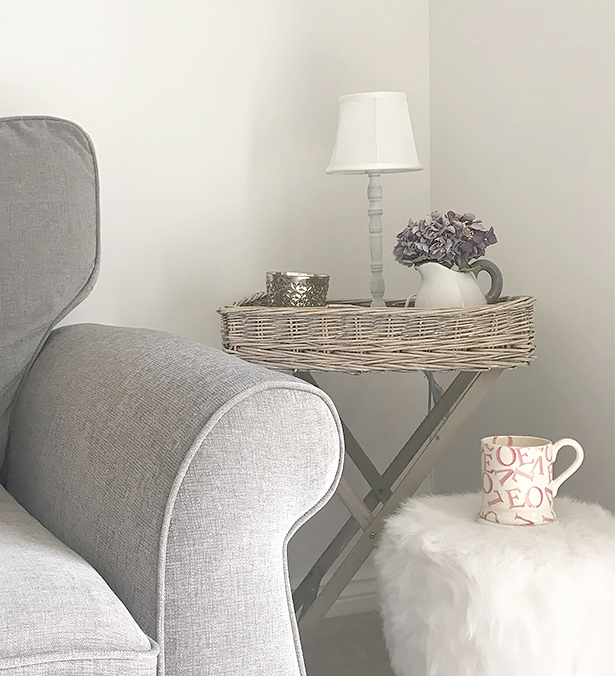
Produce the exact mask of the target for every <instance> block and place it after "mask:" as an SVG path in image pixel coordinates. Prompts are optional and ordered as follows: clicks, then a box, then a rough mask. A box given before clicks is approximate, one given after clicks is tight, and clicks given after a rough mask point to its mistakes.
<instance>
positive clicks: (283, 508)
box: [0, 117, 342, 676]
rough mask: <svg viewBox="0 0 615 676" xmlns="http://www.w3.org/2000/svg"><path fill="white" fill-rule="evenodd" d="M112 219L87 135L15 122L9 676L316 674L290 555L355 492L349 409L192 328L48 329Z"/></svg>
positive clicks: (40, 122)
mask: <svg viewBox="0 0 615 676" xmlns="http://www.w3.org/2000/svg"><path fill="white" fill-rule="evenodd" d="M98 213H99V212H98V180H97V168H96V160H95V156H94V151H93V148H92V145H91V142H90V140H89V138H88V137H87V136H86V135H85V133H84V132H83V131H82V130H81V129H80V128H79V127H77V126H75V125H74V124H72V123H70V122H67V121H65V120H58V119H54V118H44V117H25V118H8V119H3V120H0V234H1V237H2V240H1V250H0V318H1V321H0V416H1V417H0V454H2V455H5V456H6V457H5V462H4V468H3V474H2V476H3V484H4V486H5V488H3V487H2V486H0V676H4V675H5V674H6V676H31V675H36V676H39V675H45V676H47V675H49V676H55V675H56V674H58V675H62V676H73V675H74V676H77V675H79V676H90V675H91V676H119V675H130V676H141V675H143V676H150V675H153V674H159V675H165V674H166V676H197V675H199V676H201V675H209V674H212V675H213V674H215V675H216V676H249V675H257V674H258V675H259V676H260V675H263V676H264V675H266V676H277V675H279V676H292V675H293V674H303V673H305V670H304V667H303V662H302V658H301V650H300V644H299V640H298V634H297V626H296V623H295V619H294V614H293V610H292V602H291V598H290V587H289V581H288V575H287V568H286V544H287V541H288V539H289V537H290V536H291V534H292V533H293V532H295V530H296V529H297V528H298V527H299V526H300V525H301V524H302V523H303V522H304V521H305V520H306V519H308V518H309V517H310V516H311V515H312V514H313V513H314V512H315V511H317V510H318V509H319V508H320V507H321V506H322V505H323V504H324V503H325V502H326V501H327V500H328V499H329V498H330V496H331V495H332V492H333V490H334V488H335V485H336V483H337V481H338V479H339V476H340V472H341V464H342V436H341V432H340V425H339V420H338V417H337V414H336V413H335V410H334V408H333V406H332V404H331V402H330V400H329V399H328V398H327V397H326V395H324V394H323V393H322V392H320V391H319V390H317V389H316V388H313V387H311V386H308V385H306V384H304V383H302V382H300V381H298V380H296V379H294V378H292V377H290V376H285V375H282V374H279V373H274V372H271V371H268V370H266V369H263V368H259V367H256V366H253V365H250V364H247V363H245V362H242V361H240V360H237V359H235V358H233V357H230V356H228V355H225V354H223V353H221V352H219V351H217V350H214V349H211V348H207V347H204V346H202V345H200V344H197V343H193V342H190V341H187V340H184V339H182V338H178V337H176V336H173V335H169V334H166V333H162V332H157V331H150V330H144V329H127V328H119V327H109V326H98V325H76V326H68V327H63V328H60V329H56V330H55V331H53V332H51V330H52V327H53V326H54V325H55V324H56V323H57V322H58V321H59V320H60V319H61V318H62V317H64V316H65V315H66V314H67V313H68V312H69V311H70V310H71V309H72V308H73V307H74V306H75V305H76V304H77V303H79V302H80V301H81V300H82V299H83V298H84V297H85V296H86V295H87V294H88V292H89V291H90V289H91V287H92V286H93V284H94V280H95V277H96V272H97V268H98V251H99V245H98V220H99V216H98ZM5 451H6V453H5ZM1 462H2V459H1V457H0V463H1Z"/></svg>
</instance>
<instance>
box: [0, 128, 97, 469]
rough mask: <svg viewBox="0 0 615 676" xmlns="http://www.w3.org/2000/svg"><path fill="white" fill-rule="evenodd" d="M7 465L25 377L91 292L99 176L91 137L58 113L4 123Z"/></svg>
mask: <svg viewBox="0 0 615 676" xmlns="http://www.w3.org/2000/svg"><path fill="white" fill-rule="evenodd" d="M0 238H1V239H0V467H1V466H2V458H3V456H4V449H5V446H6V438H7V431H8V425H9V420H10V411H11V405H12V402H13V399H14V397H15V393H16V391H17V389H18V387H19V384H20V381H21V378H22V376H23V374H24V373H25V372H26V371H27V368H28V365H29V364H30V363H31V361H32V359H33V358H34V357H35V355H36V353H37V352H38V350H39V349H40V348H41V347H42V344H43V342H44V340H45V338H46V337H47V335H48V334H49V331H50V330H51V327H52V324H54V323H57V322H58V321H59V320H60V319H61V318H62V317H63V316H64V315H66V314H67V313H68V312H69V311H70V310H71V308H73V307H74V306H75V305H76V304H77V303H78V302H79V301H80V300H81V299H83V298H84V297H85V296H86V295H87V294H88V293H89V291H90V289H91V287H92V286H93V284H94V280H95V278H96V273H97V269H98V268H97V264H98V257H97V251H98V245H97V240H98V181H97V169H96V160H95V157H94V151H93V148H92V144H91V142H90V139H89V138H88V136H87V135H86V134H85V132H84V131H83V130H82V129H80V128H79V127H78V126H77V125H75V124H73V123H71V122H67V121H66V120H58V119H54V118H41V117H23V118H4V119H1V120H0Z"/></svg>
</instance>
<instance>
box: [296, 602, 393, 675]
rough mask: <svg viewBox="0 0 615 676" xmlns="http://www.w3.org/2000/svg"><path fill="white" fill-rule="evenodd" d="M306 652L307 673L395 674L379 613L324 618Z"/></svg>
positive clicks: (305, 647)
mask: <svg viewBox="0 0 615 676" xmlns="http://www.w3.org/2000/svg"><path fill="white" fill-rule="evenodd" d="M304 652H305V663H306V667H307V672H308V676H346V675H348V676H393V671H392V670H391V667H390V666H389V660H388V657H387V653H386V649H385V646H384V637H383V636H382V627H381V621H380V616H379V614H378V613H377V612H372V613H360V614H357V615H344V616H342V617H333V618H331V619H327V620H324V622H323V623H322V629H321V631H320V635H319V637H318V639H317V640H316V641H314V643H313V644H312V645H304Z"/></svg>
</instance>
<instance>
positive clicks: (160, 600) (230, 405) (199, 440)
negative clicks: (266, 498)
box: [156, 381, 344, 676]
mask: <svg viewBox="0 0 615 676" xmlns="http://www.w3.org/2000/svg"><path fill="white" fill-rule="evenodd" d="M276 389H279V390H295V391H299V392H308V393H309V394H312V395H314V396H316V397H319V398H320V399H321V400H322V401H323V402H324V403H325V404H326V406H327V408H328V409H329V412H330V413H331V417H332V419H333V421H334V423H335V426H336V428H337V432H338V440H339V459H338V466H337V469H336V472H335V477H334V479H333V482H332V484H331V486H330V487H329V489H328V490H327V491H326V492H325V494H324V495H323V496H322V497H321V498H320V500H318V502H317V503H316V504H315V505H314V506H313V507H312V508H311V509H309V510H308V511H307V512H305V514H303V515H302V516H300V517H299V518H298V519H297V521H295V523H294V524H293V525H292V527H291V528H290V530H289V532H288V534H287V535H286V537H285V539H284V545H283V546H284V549H286V546H287V544H288V541H289V540H290V538H291V537H292V536H293V534H294V533H295V532H296V531H297V530H298V529H299V528H300V527H301V526H302V525H303V524H304V523H305V522H306V521H307V520H308V519H309V518H310V517H312V516H313V515H314V514H315V513H316V512H318V511H319V510H320V509H321V508H322V507H323V505H325V504H326V503H327V502H328V501H329V500H330V499H331V497H332V496H333V494H334V493H335V490H336V488H337V485H338V483H339V480H340V478H341V475H342V469H343V465H344V441H343V440H344V436H343V431H342V425H341V422H340V419H339V416H338V414H337V411H336V410H335V406H334V405H333V402H332V401H331V399H330V397H329V396H328V395H327V394H326V393H324V392H323V391H321V390H318V389H316V388H314V387H313V386H312V385H309V384H307V383H302V382H299V381H297V382H292V381H271V382H268V383H263V384H261V385H255V386H252V387H251V388H249V389H247V390H245V391H244V392H241V393H240V394H238V395H236V396H234V397H233V398H232V399H229V401H227V402H226V403H225V404H223V405H222V406H221V407H220V408H219V409H218V410H217V411H216V412H215V413H214V414H213V415H212V416H211V418H210V419H209V420H208V421H207V423H206V425H205V426H204V427H203V429H202V430H201V431H200V432H199V434H198V435H197V436H196V438H195V439H194V441H193V443H192V445H191V446H190V449H189V450H188V452H187V453H186V456H185V457H184V459H183V460H182V463H181V465H180V467H179V470H178V472H177V475H176V476H175V479H174V481H173V484H172V486H171V490H170V492H169V497H168V498H167V503H166V505H165V510H164V516H163V521H162V528H161V532H160V541H159V548H158V581H157V582H158V589H157V595H156V605H157V609H156V610H157V612H156V616H157V617H156V625H157V639H158V644H159V646H160V657H159V661H160V664H159V676H165V669H166V667H165V655H164V621H165V603H164V601H165V591H166V590H165V586H166V579H165V577H166V559H167V544H168V537H169V531H170V526H171V519H172V517H173V509H174V507H175V502H176V500H177V496H178V495H179V491H180V490H181V487H182V484H183V481H184V478H185V477H186V475H187V473H188V471H189V469H190V466H191V464H192V461H193V460H194V458H195V457H196V455H197V453H198V450H199V448H200V447H201V446H202V444H203V442H204V441H205V439H206V438H207V437H208V435H209V434H210V432H211V431H212V430H213V429H214V428H215V427H216V425H217V424H218V423H219V422H220V420H221V419H222V418H223V417H224V416H225V415H227V414H228V413H229V412H230V411H231V410H232V409H234V408H235V407H236V406H238V405H239V404H241V403H242V402H244V401H245V400H246V399H249V398H250V397H253V396H254V395H257V394H259V393H261V392H264V391H267V390H276ZM283 558H284V574H285V577H286V597H287V604H288V612H289V615H290V620H291V626H292V630H293V639H294V642H295V650H296V652H297V659H298V662H299V664H300V665H303V661H302V659H301V642H300V638H299V631H298V628H297V625H296V622H295V611H294V606H293V600H292V592H291V589H290V583H289V581H288V579H289V577H288V561H287V559H286V557H283ZM301 671H302V675H303V676H305V671H304V669H303V666H301Z"/></svg>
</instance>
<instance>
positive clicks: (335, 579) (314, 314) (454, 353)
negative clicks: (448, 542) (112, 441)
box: [218, 294, 535, 641]
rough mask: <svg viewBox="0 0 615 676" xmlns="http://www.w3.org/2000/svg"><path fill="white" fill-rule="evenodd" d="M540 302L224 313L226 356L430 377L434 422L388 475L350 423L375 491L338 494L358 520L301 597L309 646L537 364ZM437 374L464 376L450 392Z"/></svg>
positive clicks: (349, 445)
mask: <svg viewBox="0 0 615 676" xmlns="http://www.w3.org/2000/svg"><path fill="white" fill-rule="evenodd" d="M534 302H535V300H534V298H531V297H528V296H519V297H511V298H503V299H502V300H501V301H500V302H498V303H494V304H493V305H488V306H483V307H480V308H452V309H446V310H421V309H416V308H412V307H409V308H404V307H403V303H402V302H400V301H387V307H385V308H371V307H369V301H330V304H329V305H328V306H327V307H325V308H269V307H266V297H265V295H264V294H255V295H254V296H251V297H249V298H247V299H244V300H243V301H240V302H239V303H237V304H235V305H231V306H227V307H223V308H220V309H219V310H218V312H219V313H220V314H221V315H222V342H223V347H224V349H225V351H226V352H229V353H231V354H235V355H237V356H239V357H242V358H243V359H247V360H248V361H252V362H254V363H257V364H262V365H264V366H268V367H269V368H273V369H278V370H282V371H286V372H289V371H290V372H292V373H294V374H295V375H296V376H297V377H299V378H302V379H303V380H305V381H307V382H309V383H312V384H313V385H316V386H318V384H317V382H316V380H315V379H314V375H313V374H314V373H317V372H323V371H326V372H346V373H351V374H352V373H355V374H356V373H366V372H376V371H377V372H383V371H384V372H387V371H388V372H394V371H396V372H399V371H404V372H419V373H420V372H423V373H424V374H425V375H426V376H427V379H428V381H429V403H430V406H429V412H428V414H427V416H426V417H425V418H424V420H423V421H422V422H421V423H420V425H419V426H418V427H417V429H416V431H415V432H414V433H413V434H412V436H411V437H410V438H409V439H408V441H407V442H406V443H405V444H404V445H403V447H402V448H401V450H400V451H399V453H398V454H397V455H396V456H395V458H394V459H393V460H392V462H391V463H390V465H389V466H388V468H387V469H386V470H385V471H384V472H383V473H382V474H380V473H379V472H378V470H377V469H376V467H375V465H374V464H373V462H372V461H371V460H370V458H369V455H368V454H367V453H366V451H365V450H364V449H363V448H362V447H361V445H360V444H359V442H358V441H357V440H356V438H355V437H354V436H353V434H352V432H351V431H350V430H349V429H348V426H347V425H346V423H345V422H344V421H343V420H342V426H343V430H344V437H345V444H346V455H347V457H349V458H350V459H351V460H352V461H353V463H354V464H355V465H356V467H357V468H358V470H359V471H360V472H361V474H362V475H363V477H364V478H365V480H366V481H367V483H368V484H369V486H370V487H371V490H370V491H369V493H368V494H367V495H366V496H365V497H364V498H361V497H360V496H359V495H357V494H356V493H355V491H354V490H353V489H352V488H351V487H350V486H349V484H348V483H347V482H346V480H345V479H344V478H343V477H342V479H341V481H340V484H339V486H338V489H337V492H336V495H337V496H338V497H339V498H340V500H341V501H342V502H343V504H344V505H345V507H346V508H347V509H348V511H349V512H350V514H351V516H350V518H349V519H348V521H347V522H346V524H345V525H344V526H343V527H342V529H341V530H340V531H339V533H338V534H337V535H336V536H335V538H333V540H332V541H331V543H330V544H329V545H328V546H327V548H326V549H325V551H324V552H323V553H322V555H321V556H320V557H319V559H318V561H316V563H315V564H314V566H312V568H311V570H310V571H309V573H308V574H307V575H306V576H305V578H304V579H303V580H302V582H301V583H300V584H299V585H298V586H297V587H296V589H295V590H294V592H293V602H294V606H295V611H296V613H297V615H298V619H299V627H300V631H301V636H302V639H303V640H304V641H309V640H310V639H311V638H312V636H313V635H314V633H315V631H316V630H317V628H318V625H319V623H320V621H321V620H322V619H323V618H324V617H325V615H326V614H327V612H328V611H329V609H330V608H331V606H332V605H333V604H334V603H335V601H336V600H337V598H338V597H339V595H340V594H341V593H342V591H343V590H344V589H345V588H346V586H347V585H348V584H349V583H350V581H351V580H352V578H353V577H354V575H355V573H356V572H357V571H358V570H359V568H360V567H361V566H362V565H363V563H364V562H365V560H366V559H367V558H368V556H369V555H370V554H371V552H372V551H373V549H374V547H375V545H376V543H377V541H378V536H379V534H380V533H381V532H382V529H383V525H384V521H385V519H386V518H387V517H388V516H390V515H391V514H392V513H393V512H394V511H395V510H396V509H397V508H398V507H399V505H400V504H401V503H402V502H403V501H404V500H405V499H406V498H408V497H410V496H412V495H413V494H414V493H415V491H416V490H417V489H418V487H419V486H420V485H421V484H422V483H423V481H424V480H425V479H426V477H427V475H428V474H429V472H430V471H431V470H432V469H433V467H434V465H435V463H436V461H437V460H438V458H439V457H440V455H441V454H442V452H443V451H444V449H445V448H446V446H447V444H448V443H449V442H450V441H451V439H452V437H453V435H454V433H455V431H456V429H457V428H458V426H459V425H460V423H462V422H463V421H464V420H465V419H466V418H467V417H468V416H469V415H470V414H471V413H472V411H473V410H474V409H475V408H476V407H477V406H478V404H479V403H480V401H481V400H482V399H483V397H484V396H485V395H486V393H487V392H488V391H489V390H490V388H491V387H492V385H493V384H494V383H495V381H496V380H497V378H498V377H499V376H500V374H501V373H502V371H503V370H504V369H507V368H514V367H516V366H522V365H527V364H529V363H530V361H532V360H533V358H534V323H533V309H534ZM436 371H457V372H458V375H457V376H456V377H455V379H454V380H453V381H452V382H451V384H450V385H449V386H448V388H447V389H446V390H444V391H443V390H442V389H441V388H440V386H439V385H438V383H437V381H436V379H435V375H434V372H436ZM336 564H339V565H337V567H336V568H335V566H336ZM334 568H335V569H334ZM333 569H334V572H333V573H332V575H331V576H330V577H329V578H328V579H327V580H326V583H325V584H323V579H324V578H325V576H326V574H327V573H328V571H330V570H333Z"/></svg>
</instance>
